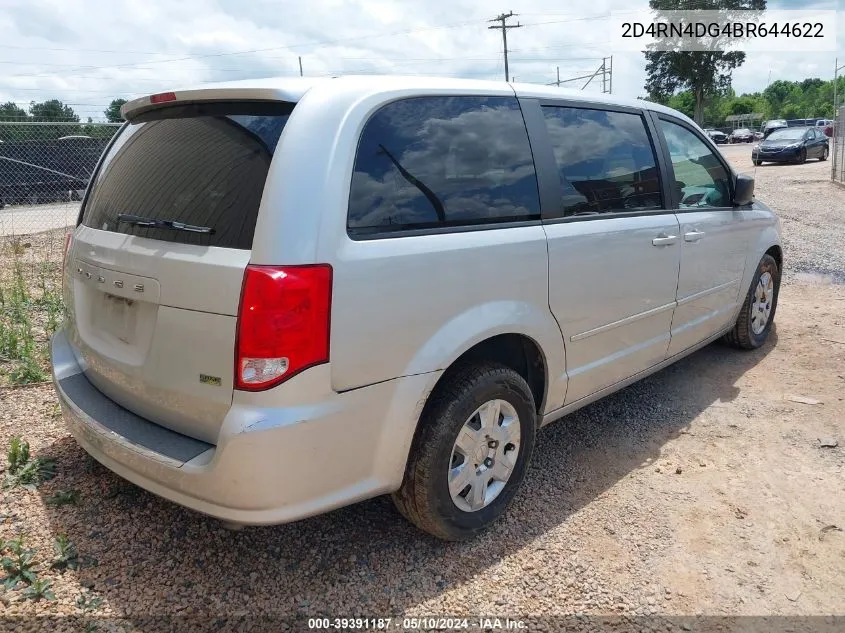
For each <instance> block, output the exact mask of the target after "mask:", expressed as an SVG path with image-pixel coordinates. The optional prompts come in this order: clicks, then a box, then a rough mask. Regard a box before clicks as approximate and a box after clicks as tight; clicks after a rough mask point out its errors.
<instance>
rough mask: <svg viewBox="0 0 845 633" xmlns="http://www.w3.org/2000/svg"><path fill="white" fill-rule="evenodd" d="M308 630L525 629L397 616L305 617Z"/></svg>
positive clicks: (484, 621)
mask: <svg viewBox="0 0 845 633" xmlns="http://www.w3.org/2000/svg"><path fill="white" fill-rule="evenodd" d="M308 628H309V629H312V630H334V631H355V630H362V629H364V630H384V631H387V630H404V631H415V630H428V631H430V630H439V631H460V630H467V631H470V630H472V631H474V630H484V631H489V630H502V631H520V630H526V628H527V625H526V623H525V622H524V621H522V620H518V619H512V618H497V617H487V618H441V617H397V618H309V619H308Z"/></svg>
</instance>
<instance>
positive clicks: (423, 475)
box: [393, 363, 537, 541]
mask: <svg viewBox="0 0 845 633" xmlns="http://www.w3.org/2000/svg"><path fill="white" fill-rule="evenodd" d="M446 380H447V381H448V382H445V383H444V384H441V385H438V387H437V389H436V390H435V391H434V393H433V394H432V396H431V401H430V402H428V403H427V404H426V406H425V409H424V411H423V415H422V417H421V419H420V429H419V431H418V433H417V437H416V438H414V443H413V446H412V448H411V454H410V456H409V458H408V465H407V468H406V470H405V478H404V480H403V482H402V487H401V488H400V489H399V490H398V491H397V492H395V493H394V494H393V502H394V503H395V504H396V507H397V508H398V509H399V511H400V512H401V513H402V514H403V515H404V516H405V518H407V519H408V520H409V521H411V522H412V523H413V524H414V525H416V526H417V527H418V528H420V529H421V530H424V531H425V532H428V533H429V534H432V535H433V536H436V537H438V538H441V539H445V540H449V541H457V540H464V539H467V538H471V537H472V536H474V535H475V534H477V533H478V532H480V531H482V530H484V529H485V528H487V527H489V526H490V525H491V524H492V523H493V522H494V521H496V520H497V519H498V518H499V517H501V516H502V514H504V512H505V510H506V508H507V506H508V504H509V503H510V501H511V499H513V496H514V495H515V494H516V491H517V490H518V488H519V486H520V484H521V483H522V480H523V478H524V477H525V472H526V468H527V466H528V461H529V460H530V459H531V453H532V451H533V449H534V438H535V434H536V427H537V417H536V415H537V414H536V409H535V406H534V398H533V396H532V394H531V389H530V388H529V387H528V384H527V383H526V382H525V380H524V379H523V378H522V376H520V375H519V374H518V373H517V372H515V371H514V370H512V369H510V368H509V367H505V366H503V365H499V364H493V363H490V364H475V365H466V366H464V367H462V368H460V369H458V370H457V371H455V373H454V374H453V375H452V376H451V377H450V376H447V377H446Z"/></svg>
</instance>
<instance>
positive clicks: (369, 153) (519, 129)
mask: <svg viewBox="0 0 845 633" xmlns="http://www.w3.org/2000/svg"><path fill="white" fill-rule="evenodd" d="M539 217H540V202H539V196H538V192H537V176H536V174H535V172H534V160H533V158H532V155H531V146H530V144H529V142H528V133H527V132H526V130H525V123H524V121H523V119H522V112H521V110H520V108H519V102H518V101H517V100H516V98H515V97H415V98H410V99H404V100H401V101H396V102H393V103H391V104H388V105H386V106H384V107H383V108H382V109H381V110H379V111H378V112H376V114H375V115H374V116H373V117H372V118H371V119H370V120H369V121H368V122H367V125H366V126H365V127H364V130H363V133H362V134H361V141H360V143H359V145H358V153H357V155H356V158H355V169H354V173H353V176H352V187H351V191H350V196H349V215H348V218H347V228H348V231H349V234H350V235H351V236H353V237H356V236H365V235H368V234H374V233H384V232H397V231H406V230H417V229H431V228H441V227H453V226H471V225H479V224H491V223H501V222H513V221H524V220H537V219H539Z"/></svg>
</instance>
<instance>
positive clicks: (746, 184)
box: [734, 174, 754, 207]
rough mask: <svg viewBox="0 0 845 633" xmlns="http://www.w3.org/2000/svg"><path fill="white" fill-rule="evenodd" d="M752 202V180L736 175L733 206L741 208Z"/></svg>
mask: <svg viewBox="0 0 845 633" xmlns="http://www.w3.org/2000/svg"><path fill="white" fill-rule="evenodd" d="M753 201H754V178H752V177H751V176H746V175H745V174H737V176H736V180H735V181H734V204H735V205H736V206H738V207H743V206H745V205H747V204H751V203H752V202H753Z"/></svg>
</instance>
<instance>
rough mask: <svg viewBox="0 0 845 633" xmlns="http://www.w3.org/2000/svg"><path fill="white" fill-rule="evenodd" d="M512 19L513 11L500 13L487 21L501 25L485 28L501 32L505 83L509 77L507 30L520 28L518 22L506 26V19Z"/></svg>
mask: <svg viewBox="0 0 845 633" xmlns="http://www.w3.org/2000/svg"><path fill="white" fill-rule="evenodd" d="M512 17H515V16H514V12H513V11H510V12H509V13H501V14H499V15H497V16H496V17H495V18H493V19H492V20H488V22H501V24H497V25H494V26H488V27H487V28H488V29H501V31H502V44H503V49H504V52H505V81H510V75H509V73H508V29H518V28H520V27H522V25H521V24H520V23H519V22H517V23H516V24H507V20H508V18H512Z"/></svg>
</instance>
